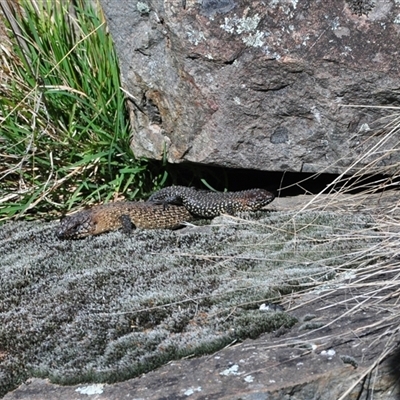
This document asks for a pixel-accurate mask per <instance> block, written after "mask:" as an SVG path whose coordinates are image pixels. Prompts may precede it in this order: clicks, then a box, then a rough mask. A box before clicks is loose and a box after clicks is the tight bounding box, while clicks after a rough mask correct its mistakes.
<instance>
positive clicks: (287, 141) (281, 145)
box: [101, 0, 400, 172]
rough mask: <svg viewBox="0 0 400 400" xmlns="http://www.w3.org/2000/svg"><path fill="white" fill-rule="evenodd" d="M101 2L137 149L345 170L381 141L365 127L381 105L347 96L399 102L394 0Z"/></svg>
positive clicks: (230, 162)
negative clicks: (119, 68) (112, 41)
mask: <svg viewBox="0 0 400 400" xmlns="http://www.w3.org/2000/svg"><path fill="white" fill-rule="evenodd" d="M101 4H102V6H103V8H104V11H105V15H106V18H107V21H108V24H109V28H110V31H111V34H112V35H113V38H114V40H115V44H116V48H117V52H118V55H119V57H120V61H121V72H122V76H123V82H124V86H125V89H126V90H127V91H128V92H129V93H130V99H131V102H130V116H131V122H132V128H133V129H132V149H133V150H134V153H135V154H136V155H137V156H145V157H149V158H155V159H161V158H162V157H163V153H164V151H165V152H166V154H167V156H168V160H169V161H170V162H173V163H177V162H181V161H192V162H197V163H207V164H214V165H220V166H226V167H241V168H255V169H259V170H274V171H282V170H288V171H301V172H312V171H322V170H325V171H327V172H343V171H344V170H345V169H346V168H347V167H348V166H349V165H351V163H352V162H353V161H354V160H355V159H356V158H358V157H359V156H360V154H362V153H363V152H365V151H366V149H367V148H370V147H371V146H372V145H373V144H374V143H375V142H376V141H377V140H379V138H377V139H373V140H369V139H370V137H371V136H372V130H371V129H372V128H374V126H375V125H374V121H376V119H377V118H378V117H380V116H382V115H384V114H387V113H388V111H383V110H377V109H371V108H348V107H342V106H343V105H349V104H350V105H360V104H362V105H379V106H382V105H398V104H399V96H400V94H399V92H398V87H399V86H400V79H399V69H398V68H397V53H398V32H399V30H400V25H399V23H400V19H399V18H398V15H399V14H400V4H399V2H396V1H392V0H377V1H375V2H373V1H370V0H363V1H355V0H354V1H350V0H347V1H344V0H342V1H337V0H328V1H323V2H316V1H311V0H300V1H288V0H281V1H279V0H270V1H265V0H255V1H238V0H221V1H216V0H203V1H199V0H197V1H195V0H182V1H180V0H179V1H178V0H175V1H162V0H158V1H150V0H142V1H137V0H132V1H131V0H130V1H127V0H101ZM392 144H393V143H391V141H390V140H389V141H388V142H387V143H385V146H384V147H383V149H384V148H389V147H390V146H391V145H392ZM380 154H381V153H380ZM372 158H374V157H373V156H372ZM369 161H371V157H369V158H365V159H364V160H363V162H362V163H361V164H360V166H362V165H363V163H366V162H369ZM396 161H398V160H397V159H396V157H394V156H393V155H387V156H386V157H383V158H382V160H380V164H381V165H382V164H386V163H389V164H391V163H394V162H396Z"/></svg>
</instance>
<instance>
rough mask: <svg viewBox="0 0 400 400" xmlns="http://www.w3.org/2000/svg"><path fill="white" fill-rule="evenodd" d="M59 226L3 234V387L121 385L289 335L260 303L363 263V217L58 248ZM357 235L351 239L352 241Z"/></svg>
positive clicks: (266, 221) (310, 216)
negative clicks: (32, 382)
mask: <svg viewBox="0 0 400 400" xmlns="http://www.w3.org/2000/svg"><path fill="white" fill-rule="evenodd" d="M56 225H57V223H39V222H14V223H7V224H5V225H3V226H2V227H0V248H1V253H0V272H1V273H0V285H1V291H0V387H2V388H4V389H3V390H4V391H3V392H2V394H4V393H5V392H6V391H7V390H10V389H11V388H12V387H15V386H16V385H17V384H18V383H20V382H21V381H22V380H24V379H26V378H27V377H30V376H36V377H48V378H50V379H52V380H53V381H54V382H59V383H64V384H67V383H77V382H84V381H91V382H96V381H97V382H99V381H108V382H114V381H118V380H123V379H128V378H131V377H133V376H137V375H138V374H140V373H142V372H145V371H149V370H150V369H153V368H155V367H157V366H159V365H161V364H163V363H166V362H168V361H169V360H171V359H176V358H179V357H183V356H189V355H199V354H205V353H210V352H213V351H216V350H218V349H220V348H222V347H224V346H226V345H227V344H229V343H231V342H232V341H234V340H242V339H245V338H254V337H257V336H258V335H259V334H261V333H263V332H268V331H272V330H276V329H278V328H279V327H281V326H285V327H290V326H292V325H293V324H294V323H295V322H296V320H295V319H294V318H293V317H291V316H290V315H288V314H287V313H285V312H276V313H270V312H265V311H263V310H262V309H260V304H262V303H268V302H270V301H272V302H277V301H278V300H279V296H281V295H283V294H287V293H290V292H292V291H297V290H303V289H305V288H308V287H312V286H313V285H315V283H316V282H321V281H325V280H326V281H327V280H330V279H333V278H335V277H336V276H337V274H338V273H339V272H338V270H340V271H341V270H343V269H350V268H354V267H357V265H358V263H359V260H358V261H354V260H355V259H357V257H355V255H357V254H359V252H360V251H362V250H365V249H366V248H368V247H370V246H372V245H375V244H376V243H377V242H378V236H377V235H376V234H375V231H374V229H373V226H374V223H373V220H372V218H371V217H369V216H368V215H362V214H360V215H350V214H349V215H343V214H339V213H333V212H302V213H290V212H289V213H288V212H275V213H262V212H259V213H253V214H247V215H242V216H241V218H237V217H225V216H223V217H218V218H215V219H214V220H213V221H212V223H211V225H201V226H194V227H192V226H188V227H186V228H184V229H181V230H177V231H168V230H153V231H150V230H149V231H145V230H137V231H135V232H134V233H133V234H132V235H130V236H126V235H125V234H123V233H122V232H113V233H108V234H104V235H101V236H97V237H89V238H86V239H84V240H76V241H61V240H58V239H57V238H56V237H55V235H54V230H55V228H56ZM352 235H353V237H356V239H354V240H349V237H350V236H352Z"/></svg>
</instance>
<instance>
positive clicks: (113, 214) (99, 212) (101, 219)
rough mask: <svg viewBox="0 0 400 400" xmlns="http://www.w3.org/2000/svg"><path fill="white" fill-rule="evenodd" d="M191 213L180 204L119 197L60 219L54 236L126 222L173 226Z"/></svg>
mask: <svg viewBox="0 0 400 400" xmlns="http://www.w3.org/2000/svg"><path fill="white" fill-rule="evenodd" d="M191 220H193V216H192V215H191V214H190V213H189V211H187V210H186V208H185V207H182V206H175V205H173V206H170V207H168V208H165V207H164V206H162V205H157V204H154V203H147V202H146V203H144V202H133V201H132V202H131V201H126V202H124V201H120V202H115V203H109V204H103V205H99V206H94V207H92V208H90V209H88V210H84V211H80V212H77V213H75V214H72V215H69V216H67V217H65V218H64V219H62V220H61V223H60V227H59V229H58V231H57V236H58V237H59V238H60V239H78V238H83V237H86V236H89V235H98V234H100V233H103V232H108V231H114V230H117V229H120V228H127V227H126V222H127V221H128V222H129V224H130V225H133V226H134V227H136V228H144V229H173V228H177V227H179V226H180V225H182V223H183V222H185V221H191Z"/></svg>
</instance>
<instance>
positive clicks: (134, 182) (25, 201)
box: [0, 0, 162, 220]
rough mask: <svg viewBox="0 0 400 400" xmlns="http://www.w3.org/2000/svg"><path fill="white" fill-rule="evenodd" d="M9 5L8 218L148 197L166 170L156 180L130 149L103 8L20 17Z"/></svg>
mask: <svg viewBox="0 0 400 400" xmlns="http://www.w3.org/2000/svg"><path fill="white" fill-rule="evenodd" d="M2 8H3V10H4V12H5V14H6V16H7V19H8V21H9V22H10V23H11V27H12V29H11V30H10V31H9V32H10V38H11V40H12V43H13V50H12V51H9V50H8V49H7V48H6V47H5V46H3V45H1V46H0V56H1V57H0V60H1V61H0V63H1V64H2V65H0V68H1V70H2V71H7V72H8V78H7V79H5V80H3V82H2V85H1V87H0V129H1V135H0V154H1V157H2V163H1V165H0V220H1V219H3V220H4V219H6V218H10V217H13V216H21V215H23V214H24V215H25V217H27V216H29V214H31V212H32V210H33V209H34V212H35V214H36V215H40V214H45V215H51V213H54V214H57V213H58V212H59V211H67V210H71V209H74V208H76V207H77V206H78V205H82V204H92V203H98V202H102V201H108V200H110V199H111V198H115V197H117V196H119V195H125V197H127V198H128V199H133V198H138V197H143V196H145V195H147V193H149V192H150V191H151V190H154V188H155V187H158V183H159V181H160V180H161V179H162V177H161V174H160V175H159V174H158V172H156V175H155V176H153V175H152V173H151V172H150V171H149V169H148V163H147V162H146V161H144V160H136V159H135V158H134V155H133V154H132V152H131V150H130V148H129V125H128V118H127V115H126V110H125V106H124V95H123V93H122V91H121V89H120V75H119V68H118V62H117V57H116V53H115V51H114V47H113V43H112V39H111V37H110V35H109V34H108V32H107V28H106V25H105V20H104V17H103V15H102V13H101V11H100V7H94V6H93V2H87V1H85V0H77V1H74V2H70V1H63V2H50V1H48V2H43V1H36V0H23V1H22V2H21V9H20V10H18V12H13V10H10V9H9V8H8V7H7V4H6V3H5V5H4V4H3V5H2ZM14 11H15V10H14ZM17 37H18V40H16V38H17ZM131 187H134V189H132V190H131V189H130V188H131Z"/></svg>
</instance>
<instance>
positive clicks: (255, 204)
mask: <svg viewBox="0 0 400 400" xmlns="http://www.w3.org/2000/svg"><path fill="white" fill-rule="evenodd" d="M274 198H275V196H274V195H273V194H272V193H270V192H268V191H267V190H264V189H249V190H242V191H240V192H224V193H218V192H212V191H208V190H197V189H195V188H190V187H185V186H169V187H166V188H164V189H161V190H159V191H157V192H155V193H153V194H152V195H151V197H150V198H149V201H151V202H155V203H158V204H163V205H164V207H165V209H168V207H170V206H169V204H176V205H183V206H184V207H185V208H186V209H187V210H188V211H189V212H190V213H191V214H193V215H196V216H199V217H205V218H211V217H215V216H217V215H220V214H222V213H226V214H235V213H237V212H240V211H256V210H259V209H261V208H262V207H264V206H265V205H267V204H268V203H271V201H272V200H274Z"/></svg>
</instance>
